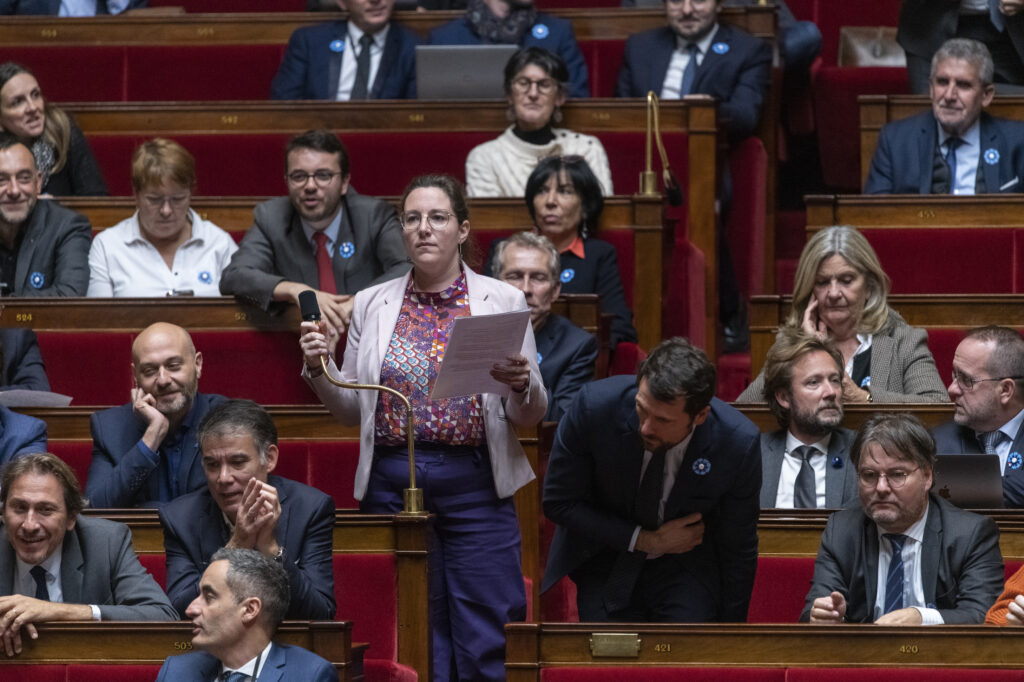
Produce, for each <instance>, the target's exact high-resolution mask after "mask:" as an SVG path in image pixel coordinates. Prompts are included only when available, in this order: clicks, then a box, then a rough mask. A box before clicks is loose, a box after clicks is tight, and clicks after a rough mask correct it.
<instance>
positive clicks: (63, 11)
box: [57, 0, 128, 17]
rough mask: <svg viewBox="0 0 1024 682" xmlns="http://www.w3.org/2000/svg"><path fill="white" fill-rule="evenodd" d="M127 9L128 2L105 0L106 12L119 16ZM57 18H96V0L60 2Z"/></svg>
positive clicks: (67, 0)
mask: <svg viewBox="0 0 1024 682" xmlns="http://www.w3.org/2000/svg"><path fill="white" fill-rule="evenodd" d="M126 9H128V0H107V11H108V12H110V13H111V14H120V13H121V12H123V11H125V10H126ZM57 16H59V17H94V16H96V0H61V2H60V9H58V10H57Z"/></svg>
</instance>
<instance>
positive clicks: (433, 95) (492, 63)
mask: <svg viewBox="0 0 1024 682" xmlns="http://www.w3.org/2000/svg"><path fill="white" fill-rule="evenodd" d="M518 49H519V47H518V46H516V45H417V46H416V93H417V97H418V98H419V99H504V97H505V86H504V81H505V64H506V63H507V62H508V60H509V57H511V56H512V55H514V54H515V53H516V51H517V50H518Z"/></svg>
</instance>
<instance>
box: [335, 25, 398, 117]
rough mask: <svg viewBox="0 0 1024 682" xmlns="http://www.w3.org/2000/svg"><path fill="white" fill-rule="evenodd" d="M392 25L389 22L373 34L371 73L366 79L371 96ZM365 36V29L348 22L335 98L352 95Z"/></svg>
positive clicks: (339, 99)
mask: <svg viewBox="0 0 1024 682" xmlns="http://www.w3.org/2000/svg"><path fill="white" fill-rule="evenodd" d="M389 30H391V25H390V24H388V25H387V26H385V27H384V28H382V29H381V30H379V31H377V32H376V33H375V34H374V35H373V42H372V43H370V75H369V77H368V78H367V79H366V94H367V96H369V94H370V91H371V90H373V81H374V79H375V78H376V77H377V69H379V68H380V59H381V57H382V56H383V55H384V42H385V41H386V40H387V38H388V31H389ZM362 37H363V31H362V30H361V29H360V28H359V27H358V26H356V25H355V24H353V23H352V22H351V21H350V22H348V39H347V41H346V43H345V50H344V51H343V52H342V53H341V75H340V76H339V77H338V90H337V92H336V93H335V95H334V99H336V100H338V101H348V100H349V99H350V98H351V96H352V87H353V86H354V85H355V84H356V61H357V60H358V59H359V40H360V39H361V38H362Z"/></svg>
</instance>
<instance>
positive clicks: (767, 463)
mask: <svg viewBox="0 0 1024 682" xmlns="http://www.w3.org/2000/svg"><path fill="white" fill-rule="evenodd" d="M766 445H767V447H765V448H763V449H762V450H761V457H762V460H761V465H762V467H763V469H762V472H761V474H762V476H763V477H764V478H763V480H764V481H765V484H764V485H763V486H761V508H762V509H768V508H770V507H774V506H775V500H777V499H778V497H779V479H780V478H781V477H782V461H783V458H785V456H786V453H785V450H786V430H785V429H779V430H778V431H775V432H773V433H772V434H771V435H770V436H769V437H768V442H767V443H766Z"/></svg>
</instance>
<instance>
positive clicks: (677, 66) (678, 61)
mask: <svg viewBox="0 0 1024 682" xmlns="http://www.w3.org/2000/svg"><path fill="white" fill-rule="evenodd" d="M721 10H722V0H665V17H666V20H667V23H668V25H667V26H663V27H661V28H653V29H650V30H649V31H644V32H643V33H637V34H635V35H631V36H630V37H629V38H628V39H627V40H626V47H625V51H624V52H623V56H622V68H621V70H620V71H619V80H618V84H617V85H616V87H615V96H616V97H645V96H646V95H647V91H648V90H653V91H654V92H656V93H658V94H659V95H660V96H661V98H662V99H682V98H683V97H685V96H686V95H698V94H699V95H711V96H712V97H714V98H715V99H717V100H718V101H719V102H720V104H719V109H718V110H719V112H720V113H721V115H722V117H723V118H724V119H725V120H726V126H727V129H728V131H729V136H730V137H731V138H733V139H737V138H744V137H748V136H749V135H752V134H753V133H754V131H755V130H756V129H757V126H758V123H759V122H760V120H761V106H762V104H763V103H764V97H765V93H766V92H767V91H768V84H769V77H770V75H771V68H772V51H771V47H769V45H768V43H766V42H765V41H763V40H761V39H759V38H755V37H754V36H752V35H750V34H749V33H745V32H744V31H741V30H740V29H738V28H735V27H733V26H729V25H728V24H720V23H719V22H718V14H719V12H720V11H721Z"/></svg>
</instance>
